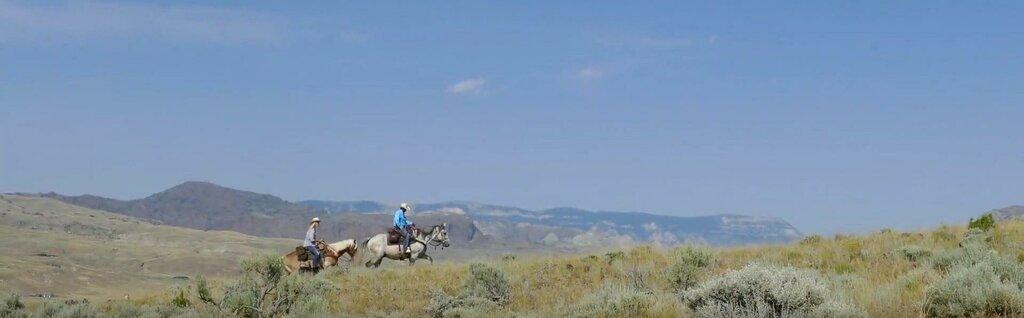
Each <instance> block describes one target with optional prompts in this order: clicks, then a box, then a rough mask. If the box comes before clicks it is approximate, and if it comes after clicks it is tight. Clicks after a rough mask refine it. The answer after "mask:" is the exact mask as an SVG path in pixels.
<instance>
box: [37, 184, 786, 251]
mask: <svg viewBox="0 0 1024 318" xmlns="http://www.w3.org/2000/svg"><path fill="white" fill-rule="evenodd" d="M38 196H42V197H48V198H54V199H57V200H61V201H64V202H67V203H70V204H74V205H79V206H83V207H88V208H93V209H99V210H105V211H110V212H114V213H119V214H125V215H129V216H134V217H140V218H145V219H150V220H154V221H155V222H158V223H162V224H168V225H174V226H182V227H188V228H195V229H201V230H231V231H237V232H241V233H245V234H250V235H256V236H264V237H292V238H294V237H301V235H302V234H303V233H304V230H305V224H306V222H307V221H308V220H309V219H310V218H312V217H313V216H319V217H320V218H321V219H323V220H324V222H322V223H323V227H322V228H321V233H322V234H323V235H324V236H329V237H336V238H362V237H366V236H369V235H372V234H374V233H379V232H381V231H383V230H384V229H386V228H387V227H388V226H390V224H391V216H390V213H391V212H393V211H394V210H396V209H397V206H396V205H394V204H388V203H381V202H375V201H327V200H307V201H300V202H289V201H286V200H284V199H281V198H278V197H276V196H273V195H269V194H260V193H255V192H250V191H243V190H236V189H231V188H227V187H223V186H219V185H216V184H213V183H209V182H199V181H189V182H185V183H182V184H180V185H177V186H174V187H172V188H170V189H167V190H164V191H161V192H159V193H156V194H153V195H150V196H148V197H145V198H142V199H137V200H116V199H110V198H103V197H99V196H94V195H80V196H65V195H60V194H57V193H52V192H51V193H44V194H38ZM414 212H415V213H414V214H413V216H412V217H411V218H412V219H413V220H414V221H416V222H417V224H419V225H430V224H437V223H442V222H444V223H448V224H449V228H450V233H451V235H452V239H453V240H454V241H455V243H462V244H472V245H478V246H493V245H503V246H506V247H508V246H517V248H529V247H531V246H532V247H561V248H574V247H587V246H607V245H609V244H612V245H625V244H637V243H650V242H654V243H659V244H666V245H671V244H678V243H702V244H712V245H741V244H761V243H785V242H790V241H793V240H796V239H798V238H800V237H801V236H802V235H801V234H800V232H799V231H797V230H796V229H795V228H793V226H791V225H790V224H789V223H787V222H785V221H783V220H781V219H778V218H768V217H752V216H743V215H733V214H722V215H711V216H699V217H677V216H667V215H657V214H650V213H642V212H604V211H588V210H583V209H576V208H568V207H561V208H552V209H546V210H541V211H531V210H527V209H522V208H517V207H506V206H497V205H488V204H482V203H475V202H465V201H451V202H442V203H426V204H414Z"/></svg>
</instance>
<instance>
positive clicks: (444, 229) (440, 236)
mask: <svg viewBox="0 0 1024 318" xmlns="http://www.w3.org/2000/svg"><path fill="white" fill-rule="evenodd" d="M431 232H435V233H437V234H435V235H434V238H433V239H432V241H434V242H438V243H440V244H441V246H443V247H449V246H451V241H449V240H448V223H441V225H434V228H433V229H431Z"/></svg>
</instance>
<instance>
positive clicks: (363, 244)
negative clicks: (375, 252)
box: [352, 236, 373, 261]
mask: <svg viewBox="0 0 1024 318" xmlns="http://www.w3.org/2000/svg"><path fill="white" fill-rule="evenodd" d="M372 238H373V236H371V237H367V238H366V239H365V240H363V241H362V242H360V243H359V244H353V245H354V246H353V248H355V249H356V250H355V252H353V253H352V260H353V261H355V260H356V255H363V253H366V252H365V251H366V245H367V244H370V239H372ZM360 260H362V257H361V256H360Z"/></svg>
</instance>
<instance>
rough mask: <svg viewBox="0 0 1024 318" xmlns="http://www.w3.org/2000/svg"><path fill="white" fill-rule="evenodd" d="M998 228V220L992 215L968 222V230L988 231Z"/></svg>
mask: <svg viewBox="0 0 1024 318" xmlns="http://www.w3.org/2000/svg"><path fill="white" fill-rule="evenodd" d="M995 227H996V218H995V217H993V216H992V214H991V213H990V214H985V215H982V216H981V217H980V218H977V219H971V220H970V221H968V222H967V228H968V229H979V230H982V231H988V230H991V229H993V228H995Z"/></svg>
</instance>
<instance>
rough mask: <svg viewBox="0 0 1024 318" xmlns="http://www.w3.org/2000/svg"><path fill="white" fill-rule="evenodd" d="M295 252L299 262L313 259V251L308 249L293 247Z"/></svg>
mask: <svg viewBox="0 0 1024 318" xmlns="http://www.w3.org/2000/svg"><path fill="white" fill-rule="evenodd" d="M295 254H298V258H299V261H300V262H308V261H309V260H311V259H313V253H310V252H309V250H307V249H306V248H305V247H302V246H296V247H295Z"/></svg>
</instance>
